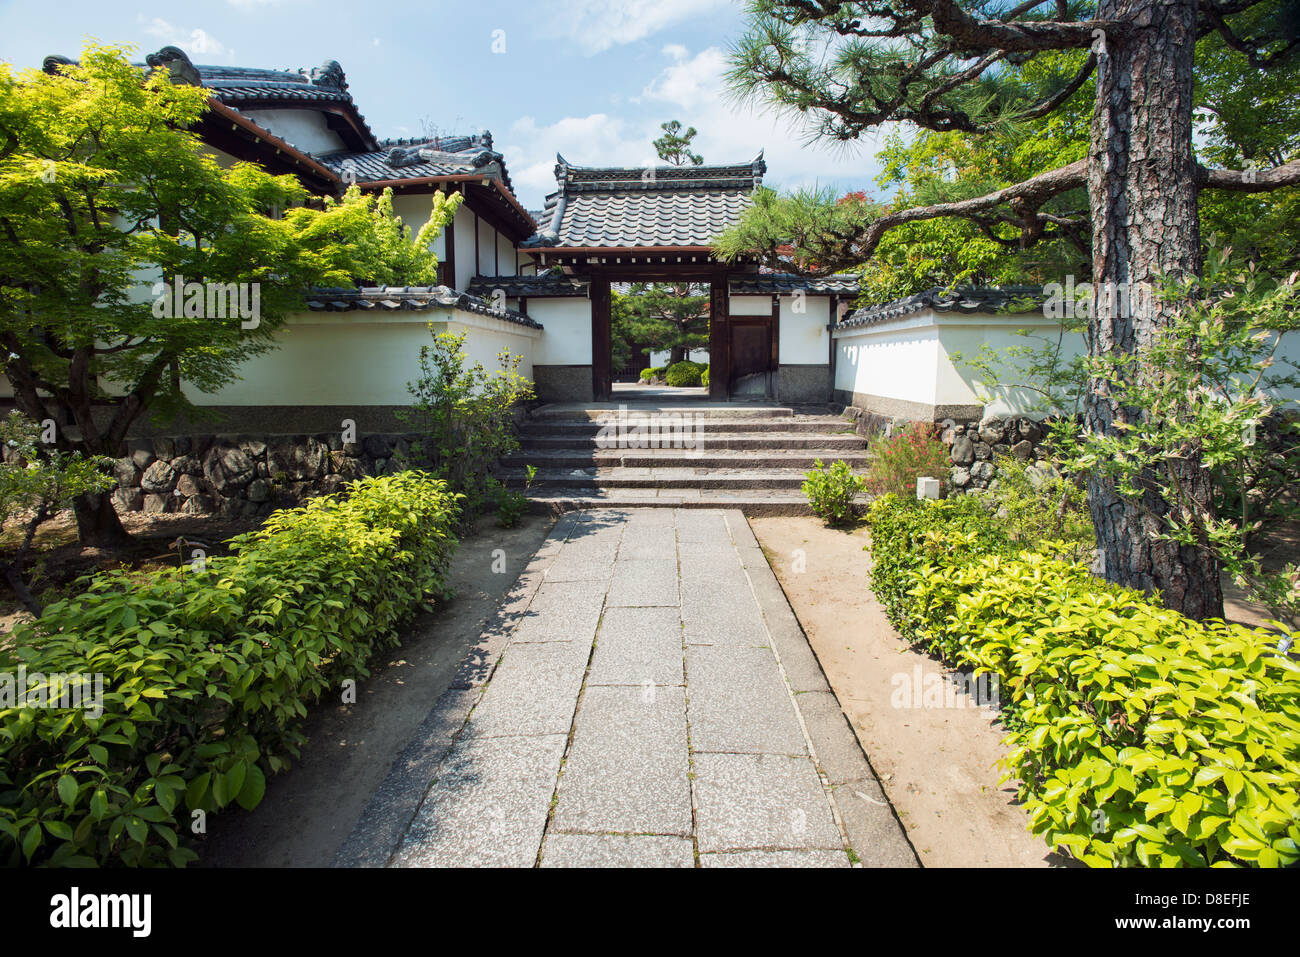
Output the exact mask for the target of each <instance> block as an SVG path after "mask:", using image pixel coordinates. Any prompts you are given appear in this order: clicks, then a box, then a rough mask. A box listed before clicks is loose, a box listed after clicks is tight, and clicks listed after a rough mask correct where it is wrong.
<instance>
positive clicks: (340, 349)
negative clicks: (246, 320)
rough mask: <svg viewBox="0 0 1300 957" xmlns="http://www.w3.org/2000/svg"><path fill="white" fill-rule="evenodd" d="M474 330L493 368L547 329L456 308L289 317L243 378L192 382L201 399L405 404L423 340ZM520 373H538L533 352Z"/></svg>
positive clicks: (473, 350) (524, 350)
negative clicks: (214, 383) (211, 385)
mask: <svg viewBox="0 0 1300 957" xmlns="http://www.w3.org/2000/svg"><path fill="white" fill-rule="evenodd" d="M430 323H432V324H433V332H443V331H446V330H448V329H450V330H452V331H461V330H465V331H467V333H468V335H467V337H466V343H465V350H466V353H467V354H468V355H469V357H470V358H471V359H472V360H474V361H478V362H481V363H482V364H483V366H484V368H486V369H487V370H488V371H490V372H491V371H496V370H497V369H499V368H500V363H499V362H498V360H497V354H498V353H499V352H500V351H501V350H502V348H505V347H508V348H509V349H510V350H511V351H512V352H516V353H521V354H524V355H525V356H528V355H529V354H531V352H532V351H533V346H534V344H535V343H536V342H537V341H538V340H539V338H540V336H541V333H540V332H539V331H537V330H528V329H525V328H524V327H521V326H518V325H516V324H514V323H509V322H504V321H502V320H499V319H493V318H491V317H489V316H478V315H476V314H473V313H464V312H460V311H457V310H450V309H437V310H430V311H429V312H422V313H413V312H411V313H400V314H398V315H381V316H372V315H369V314H361V313H358V312H345V313H330V314H325V315H317V314H314V313H304V314H298V315H294V316H291V317H289V320H288V321H287V322H286V323H285V325H284V326H283V327H282V328H281V330H280V332H279V335H278V343H279V348H277V349H274V350H273V351H271V352H267V353H264V354H262V355H259V356H255V357H254V358H252V359H250V360H249V361H248V362H246V363H244V365H243V366H242V367H241V368H240V370H239V372H240V378H239V379H238V380H236V381H234V382H232V383H230V384H228V385H226V386H225V387H224V388H222V389H220V390H219V391H217V392H214V393H201V392H197V391H193V390H190V389H187V390H186V394H187V395H188V396H189V398H190V400H191V401H193V402H194V403H195V404H196V405H236V406H238V405H306V406H311V405H351V404H355V405H405V404H406V403H408V402H409V401H410V393H409V392H408V391H407V388H406V384H407V382H409V381H413V380H414V379H415V378H416V377H417V376H418V375H419V357H420V347H421V346H427V345H429V344H430V343H431V342H432V335H433V332H431V331H430ZM520 372H521V374H523V375H525V376H528V377H531V375H532V362H531V360H530V359H528V358H526V359H525V362H524V363H523V364H521V367H520Z"/></svg>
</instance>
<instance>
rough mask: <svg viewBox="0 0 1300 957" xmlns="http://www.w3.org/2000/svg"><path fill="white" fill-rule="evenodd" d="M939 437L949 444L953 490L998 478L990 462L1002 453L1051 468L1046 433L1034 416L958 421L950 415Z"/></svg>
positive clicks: (969, 488)
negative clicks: (955, 421) (1045, 445)
mask: <svg viewBox="0 0 1300 957" xmlns="http://www.w3.org/2000/svg"><path fill="white" fill-rule="evenodd" d="M939 437H940V439H941V440H942V442H943V443H944V445H946V446H947V447H948V458H949V459H950V460H951V462H952V468H951V470H950V472H949V476H948V478H949V481H950V482H951V484H952V489H953V491H954V492H958V493H960V492H970V491H974V490H976V489H986V488H988V487H989V485H990V483H992V482H994V481H996V479H997V476H996V470H995V467H994V465H993V462H994V460H995V459H998V458H1001V457H1002V456H1011V457H1013V458H1016V459H1019V460H1020V461H1022V462H1033V463H1042V466H1041V467H1042V468H1044V469H1052V468H1053V466H1052V465H1051V464H1050V463H1047V462H1045V460H1046V458H1047V449H1046V448H1045V447H1044V445H1043V439H1044V438H1046V437H1047V428H1046V427H1045V426H1044V425H1043V423H1041V422H1037V421H1035V420H1033V419H1028V418H1006V419H985V420H984V421H982V422H977V421H968V422H964V423H960V424H958V423H953V422H952V420H951V419H950V420H948V423H947V427H945V428H944V429H943V430H942V432H941V433H940V436H939Z"/></svg>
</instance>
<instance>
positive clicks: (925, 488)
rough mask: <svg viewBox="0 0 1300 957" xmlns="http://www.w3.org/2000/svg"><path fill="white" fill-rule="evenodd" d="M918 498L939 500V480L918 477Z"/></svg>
mask: <svg viewBox="0 0 1300 957" xmlns="http://www.w3.org/2000/svg"><path fill="white" fill-rule="evenodd" d="M916 497H917V498H918V499H927V498H938V497H939V480H938V479H937V478H927V477H925V476H923V475H922V476H918V477H917V480H916Z"/></svg>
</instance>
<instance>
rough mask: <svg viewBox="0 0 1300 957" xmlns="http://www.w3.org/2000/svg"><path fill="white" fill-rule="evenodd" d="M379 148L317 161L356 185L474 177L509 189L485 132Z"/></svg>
mask: <svg viewBox="0 0 1300 957" xmlns="http://www.w3.org/2000/svg"><path fill="white" fill-rule="evenodd" d="M379 147H380V148H379V149H377V150H371V151H365V152H358V153H332V154H330V155H329V156H318V157H317V159H318V160H320V162H321V163H323V164H324V165H326V166H328V167H329V168H330V169H332V170H333V171H334V172H336V173H338V174H339V175H340V176H343V177H344V178H345V180H346V179H347V171H348V170H351V171H352V172H353V173H354V174H355V176H356V181H357V182H359V183H373V182H378V181H381V180H391V179H425V178H428V177H431V176H455V175H457V174H460V173H477V174H479V175H481V176H483V177H485V178H490V179H496V180H500V182H501V184H502V185H503V186H505V188H506V189H511V186H510V176H509V174H508V173H507V172H506V168H505V162H504V159H503V158H502V156H501V154H500V153H497V152H495V151H494V150H493V149H492V134H491V133H489V132H488V131H486V130H484V131H483V132H482V133H478V134H475V135H473V136H443V137H431V138H429V139H427V140H384V141H383V142H381V143H380V144H379ZM511 191H512V192H513V190H511Z"/></svg>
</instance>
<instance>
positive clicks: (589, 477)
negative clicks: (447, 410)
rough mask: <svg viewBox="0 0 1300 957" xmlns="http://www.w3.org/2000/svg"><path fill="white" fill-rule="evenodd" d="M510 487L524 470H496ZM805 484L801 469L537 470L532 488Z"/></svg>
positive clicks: (779, 486) (515, 485)
mask: <svg viewBox="0 0 1300 957" xmlns="http://www.w3.org/2000/svg"><path fill="white" fill-rule="evenodd" d="M495 474H496V476H497V477H498V478H499V479H501V480H502V481H503V482H505V483H506V485H507V486H509V487H511V488H521V487H523V485H524V481H525V474H524V470H523V469H512V468H506V469H498V470H497V471H496V473H495ZM803 483H804V473H803V471H801V470H800V469H705V468H699V469H695V468H585V469H538V471H537V474H536V476H535V477H534V478H533V482H532V488H535V489H557V488H593V487H594V488H600V489H665V488H672V489H697V490H699V491H701V492H703V491H708V490H716V489H758V488H763V489H792V490H798V489H799V488H800V487H801V486H802V485H803Z"/></svg>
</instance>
